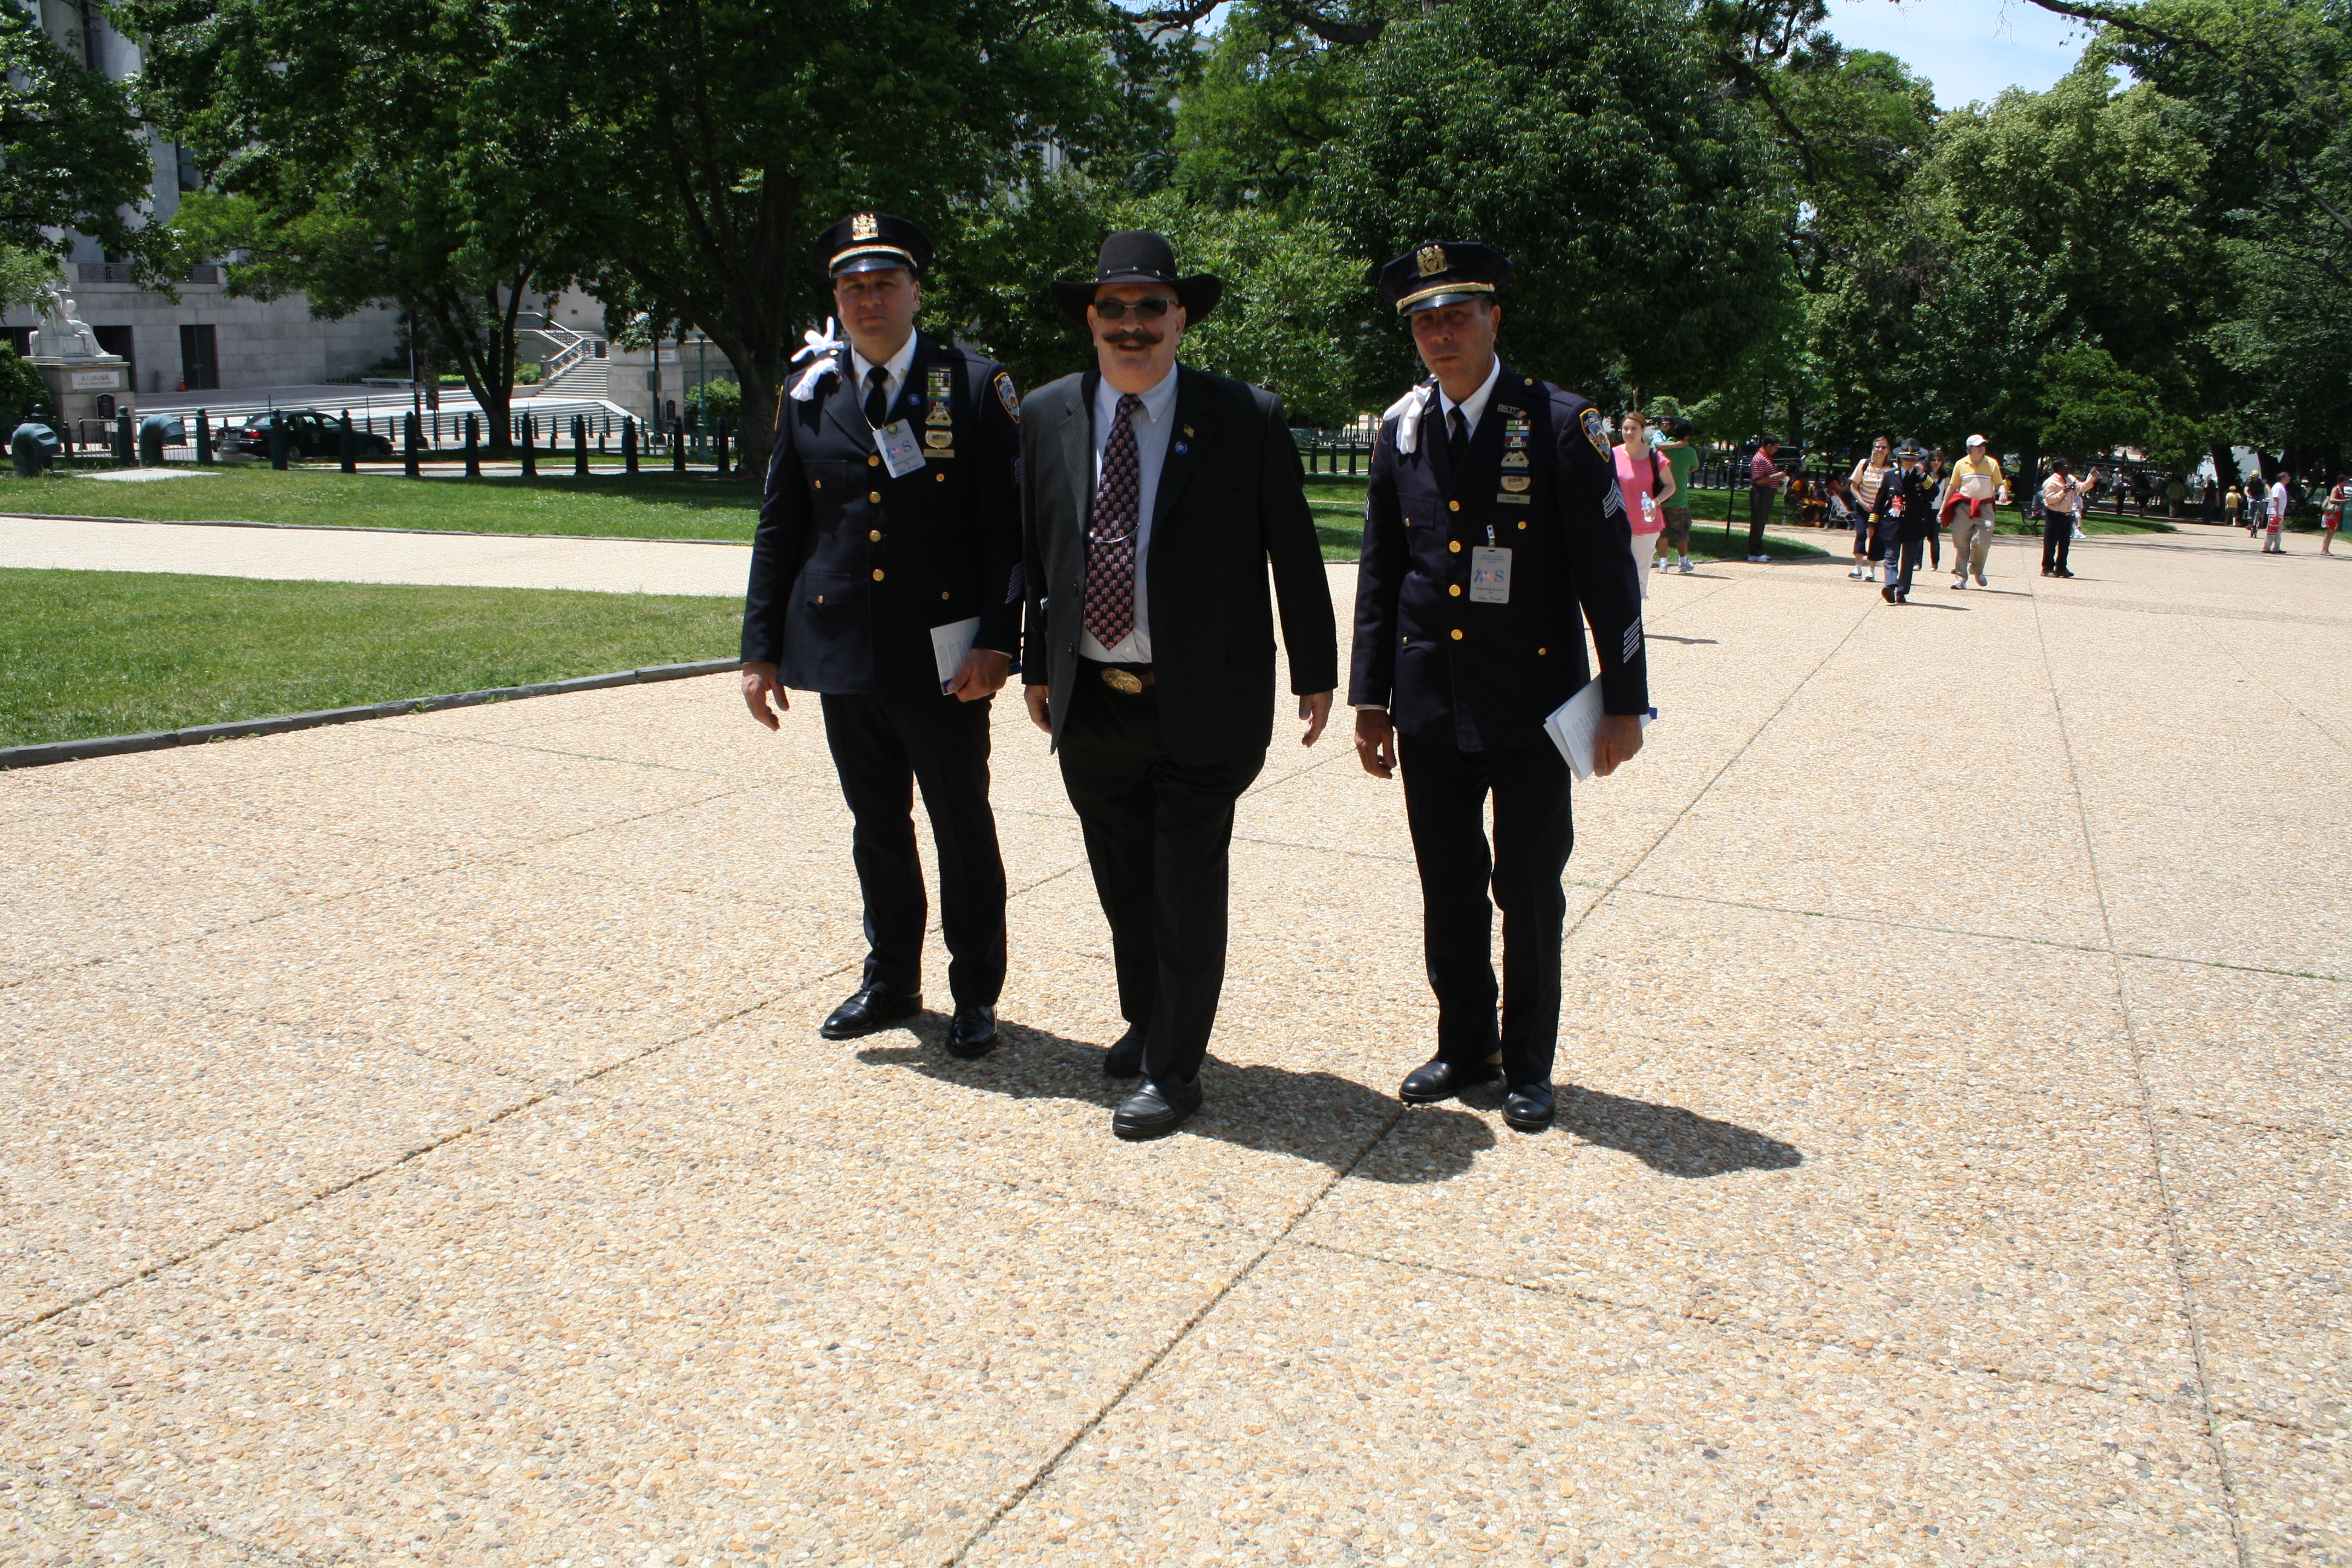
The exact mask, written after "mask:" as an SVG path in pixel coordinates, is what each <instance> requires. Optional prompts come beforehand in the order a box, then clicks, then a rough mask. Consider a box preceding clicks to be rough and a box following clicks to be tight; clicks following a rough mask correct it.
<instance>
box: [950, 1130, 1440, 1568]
mask: <svg viewBox="0 0 2352 1568" xmlns="http://www.w3.org/2000/svg"><path fill="white" fill-rule="evenodd" d="M1404 1111H1405V1108H1404V1106H1403V1105H1402V1104H1399V1105H1398V1106H1397V1107H1396V1109H1395V1110H1391V1111H1390V1112H1389V1117H1388V1120H1387V1121H1384V1122H1382V1123H1381V1128H1380V1131H1377V1132H1375V1133H1373V1134H1372V1135H1371V1136H1370V1138H1368V1139H1366V1140H1365V1141H1364V1146H1363V1147H1362V1148H1361V1149H1359V1150H1358V1151H1357V1152H1356V1157H1355V1158H1354V1159H1352V1160H1350V1161H1349V1162H1348V1163H1347V1164H1346V1165H1344V1166H1339V1167H1335V1168H1334V1169H1333V1171H1332V1173H1331V1175H1330V1178H1329V1179H1328V1180H1327V1181H1326V1182H1325V1183H1324V1184H1322V1185H1321V1186H1320V1187H1318V1188H1317V1189H1316V1191H1315V1195H1314V1196H1313V1197H1311V1198H1309V1199H1308V1200H1307V1202H1306V1203H1305V1204H1303V1205H1300V1206H1299V1210H1298V1212H1297V1214H1295V1215H1291V1216H1290V1220H1289V1222H1288V1223H1287V1224H1286V1225H1285V1226H1283V1227H1282V1228H1281V1229H1280V1230H1278V1231H1276V1233H1275V1234H1274V1235H1273V1236H1272V1237H1269V1238H1267V1240H1266V1242H1265V1245H1264V1246H1262V1247H1259V1248H1258V1249H1257V1251H1256V1252H1255V1254H1253V1255H1252V1256H1251V1258H1250V1260H1249V1261H1248V1262H1247V1263H1244V1264H1243V1265H1242V1266H1241V1267H1240V1268H1237V1269H1235V1270H1234V1277H1233V1278H1232V1279H1228V1280H1226V1281H1225V1282H1224V1283H1223V1285H1221V1286H1219V1287H1218V1288H1217V1289H1215V1290H1214V1291H1213V1292H1211V1293H1210V1296H1209V1299H1208V1300H1205V1301H1203V1302H1202V1303H1201V1305H1200V1306H1199V1307H1197V1308H1196V1309H1194V1310H1193V1312H1192V1316H1190V1317H1188V1318H1186V1319H1185V1320H1184V1321H1182V1322H1181V1323H1180V1324H1178V1325H1177V1328H1176V1331H1175V1332H1174V1333H1173V1334H1171V1335H1170V1336H1169V1337H1168V1342H1167V1343H1165V1344H1163V1345H1161V1346H1160V1348H1159V1349H1158V1350H1157V1351H1154V1352H1152V1353H1151V1354H1150V1356H1148V1357H1146V1358H1145V1359H1144V1362H1143V1364H1142V1365H1140V1366H1139V1367H1137V1368H1136V1369H1135V1371H1134V1373H1132V1374H1130V1375H1129V1378H1128V1379H1127V1381H1126V1382H1125V1383H1122V1384H1119V1386H1118V1390H1117V1392H1115V1393H1114V1394H1111V1396H1110V1397H1109V1398H1108V1399H1107V1400H1105V1401H1104V1402H1103V1404H1102V1407H1101V1408H1100V1409H1098V1410H1097V1411H1096V1412H1095V1413H1094V1414H1093V1415H1090V1416H1088V1417H1087V1419H1086V1420H1085V1421H1084V1422H1082V1423H1080V1425H1079V1426H1078V1429H1077V1430H1076V1431H1075V1432H1073V1433H1071V1434H1070V1439H1069V1441H1068V1442H1066V1443H1064V1444H1063V1445H1062V1446H1061V1447H1059V1448H1056V1449H1055V1450H1054V1452H1053V1454H1052V1455H1051V1457H1049V1458H1047V1459H1046V1460H1045V1463H1044V1464H1042V1465H1040V1466H1038V1467H1037V1468H1036V1469H1035V1470H1034V1472H1032V1473H1031V1475H1030V1477H1029V1479H1027V1480H1025V1481H1023V1482H1022V1483H1021V1484H1020V1485H1019V1486H1017V1487H1014V1488H1013V1490H1012V1491H1011V1492H1009V1493H1007V1494H1006V1496H1005V1498H1004V1500H1003V1502H1001V1503H999V1504H998V1505H997V1507H996V1511H994V1512H993V1513H992V1514H990V1515H989V1516H988V1518H987V1520H986V1521H984V1522H983V1523H982V1525H981V1527H980V1528H979V1529H978V1530H976V1531H972V1534H971V1539H970V1540H969V1541H966V1542H964V1543H963V1544H962V1545H961V1546H960V1547H958V1548H957V1549H956V1550H955V1552H954V1553H953V1554H952V1555H950V1556H949V1557H948V1558H946V1559H945V1560H944V1563H943V1568H961V1564H962V1563H963V1562H964V1560H965V1559H967V1558H968V1557H970V1556H971V1554H972V1552H975V1551H977V1550H978V1549H979V1547H980V1544H981V1542H983V1541H986V1540H987V1539H988V1537H989V1536H990V1534H991V1533H992V1532H993V1531H995V1529H996V1527H997V1525H999V1524H1000V1523H1002V1522H1003V1520H1004V1519H1005V1517H1006V1516H1007V1515H1008V1514H1010V1513H1011V1512H1012V1511H1013V1510H1014V1509H1016V1508H1018V1507H1020V1506H1021V1504H1022V1503H1023V1502H1024V1500H1027V1499H1028V1498H1029V1497H1030V1496H1031V1495H1032V1494H1033V1493H1034V1492H1035V1491H1036V1490H1037V1489H1038V1488H1039V1487H1042V1486H1044V1485H1045V1483H1046V1482H1047V1481H1048V1480H1051V1479H1053V1476H1054V1472H1055V1470H1057V1469H1059V1468H1061V1465H1062V1461H1063V1460H1064V1459H1066V1458H1069V1457H1070V1455H1071V1454H1072V1453H1074V1452H1075V1451H1076V1448H1077V1447H1078V1445H1079V1444H1081V1443H1083V1442H1085V1441H1086V1440H1087V1438H1088V1437H1090V1436H1093V1435H1094V1434H1095V1432H1096V1431H1097V1429H1099V1428H1100V1427H1101V1426H1102V1424H1103V1423H1104V1422H1105V1421H1108V1419H1110V1417H1111V1415H1112V1413H1113V1412H1114V1411H1116V1410H1118V1407H1119V1406H1120V1405H1123V1404H1125V1403H1126V1402H1127V1396H1128V1395H1129V1394H1132V1393H1134V1392H1135V1391H1136V1390H1137V1389H1138V1388H1139V1387H1141V1386H1142V1384H1143V1381H1144V1379H1146V1378H1148V1377H1150V1375H1151V1374H1152V1373H1154V1372H1156V1371H1158V1370H1159V1368H1160V1363H1163V1362H1165V1361H1166V1360H1167V1359H1168V1358H1169V1357H1170V1356H1171V1355H1173V1354H1175V1353H1176V1351H1177V1349H1178V1347H1180V1346H1181V1345H1182V1344H1183V1343H1184V1342H1185V1341H1187V1340H1189V1339H1191V1338H1192V1333H1193V1331H1194V1330H1196V1329H1198V1328H1199V1327H1200V1326H1201V1325H1202V1323H1203V1322H1205V1321H1208V1317H1209V1314H1210V1313H1212V1312H1213V1311H1215V1310H1217V1309H1218V1308H1219V1307H1220V1306H1222V1305H1223V1304H1224V1300H1225V1299H1226V1298H1227V1297H1228V1296H1231V1295H1232V1294H1233V1293H1234V1291H1235V1290H1238V1289H1241V1287H1242V1285H1243V1283H1244V1281H1246V1280H1247V1279H1249V1278H1250V1277H1251V1276H1252V1275H1255V1273H1256V1272H1257V1270H1258V1267H1259V1265H1261V1264H1263V1263H1264V1262H1265V1260H1266V1259H1267V1258H1270V1257H1272V1256H1273V1255H1274V1250H1275V1248H1276V1247H1280V1246H1281V1245H1282V1244H1283V1243H1284V1242H1286V1241H1287V1240H1289V1239H1290V1233H1291V1232H1293V1231H1295V1230H1297V1228H1298V1226H1300V1224H1301V1223H1303V1222H1304V1221H1305V1220H1306V1218H1307V1215H1311V1214H1313V1213H1314V1212H1315V1210H1316V1208H1317V1206H1318V1205H1320V1204H1321V1203H1322V1202H1323V1200H1324V1199H1325V1198H1326V1197H1328V1196H1329V1195H1330V1194H1331V1191H1332V1189H1333V1188H1335V1187H1337V1186H1338V1185H1339V1184H1340V1183H1341V1182H1344V1181H1346V1180H1347V1179H1348V1178H1349V1176H1351V1175H1353V1174H1354V1173H1355V1171H1356V1167H1357V1166H1359V1165H1360V1164H1362V1163H1364V1159H1365V1156H1367V1155H1369V1154H1370V1152H1372V1151H1373V1150H1375V1149H1377V1148H1379V1147H1380V1146H1381V1140H1383V1139H1385V1138H1386V1137H1387V1136H1388V1135H1389V1132H1390V1130H1391V1129H1392V1128H1394V1127H1395V1126H1396V1124H1397V1122H1398V1121H1400V1120H1402V1118H1403V1116H1404Z"/></svg>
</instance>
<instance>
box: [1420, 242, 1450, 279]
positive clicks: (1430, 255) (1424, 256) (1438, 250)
mask: <svg viewBox="0 0 2352 1568" xmlns="http://www.w3.org/2000/svg"><path fill="white" fill-rule="evenodd" d="M1413 258H1414V259H1415V260H1416V261H1418V262H1420V264H1421V275H1422V276H1423V278H1431V277H1434V276H1436V275H1437V274H1438V273H1440V272H1443V271H1444V270H1445V247H1444V246H1442V245H1424V246H1423V247H1421V248H1420V249H1419V250H1418V251H1415V252H1414V253H1413Z"/></svg>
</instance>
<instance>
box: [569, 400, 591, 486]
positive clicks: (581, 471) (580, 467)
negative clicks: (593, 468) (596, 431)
mask: <svg viewBox="0 0 2352 1568" xmlns="http://www.w3.org/2000/svg"><path fill="white" fill-rule="evenodd" d="M587 477H588V416H586V415H584V414H575V415H573V416H572V478H573V479H586V478H587Z"/></svg>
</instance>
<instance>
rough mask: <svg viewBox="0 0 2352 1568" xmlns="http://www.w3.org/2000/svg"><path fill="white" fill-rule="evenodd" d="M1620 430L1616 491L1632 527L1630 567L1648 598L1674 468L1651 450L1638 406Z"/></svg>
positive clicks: (1626, 418) (1626, 519) (1673, 486)
mask: <svg viewBox="0 0 2352 1568" xmlns="http://www.w3.org/2000/svg"><path fill="white" fill-rule="evenodd" d="M1619 430H1620V431H1621V433H1622V435H1623V436H1624V437H1625V443H1624V445H1623V446H1622V447H1618V448H1617V452H1616V458H1617V492H1618V494H1620V495H1622V496H1623V497H1624V498H1625V522H1626V525H1627V526H1628V527H1630V528H1631V529H1632V530H1633V570H1634V572H1635V573H1636V574H1639V575H1640V577H1641V579H1642V596H1643V597H1644V598H1647V597H1648V596H1649V593H1650V556H1651V553H1652V552H1654V551H1655V550H1656V549H1657V547H1658V536H1659V535H1660V534H1661V533H1663V532H1664V531H1665V526H1666V517H1665V513H1664V512H1663V511H1661V510H1659V508H1660V507H1661V506H1663V505H1664V503H1665V501H1666V500H1667V499H1668V498H1669V497H1671V496H1672V495H1673V494H1674V493H1675V470H1674V466H1673V465H1672V464H1670V463H1668V462H1666V461H1665V460H1664V458H1660V457H1659V456H1658V455H1657V454H1656V453H1655V452H1653V451H1651V450H1650V430H1649V422H1648V421H1647V420H1645V419H1643V417H1642V416H1641V413H1640V412H1639V411H1638V410H1636V411H1635V412H1633V413H1631V414H1628V415H1626V416H1625V419H1624V423H1623V424H1622V425H1621V426H1619Z"/></svg>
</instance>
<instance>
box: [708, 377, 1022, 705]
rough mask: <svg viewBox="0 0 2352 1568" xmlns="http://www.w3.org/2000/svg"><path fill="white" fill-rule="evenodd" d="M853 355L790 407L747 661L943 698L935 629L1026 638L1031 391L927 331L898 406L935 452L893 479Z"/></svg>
mask: <svg viewBox="0 0 2352 1568" xmlns="http://www.w3.org/2000/svg"><path fill="white" fill-rule="evenodd" d="M842 363H843V365H844V370H843V372H842V374H837V375H834V376H832V377H830V378H828V379H827V380H826V381H825V383H824V385H823V386H822V387H821V388H820V389H819V390H818V392H817V395H815V396H814V397H813V398H811V399H809V400H808V401H807V402H805V403H795V402H793V400H792V399H791V398H789V397H786V398H783V399H781V400H780V402H779V405H778V411H777V415H776V437H775V445H774V447H773V449H772V452H771V453H770V456H769V458H768V489H767V494H766V499H765V500H763V501H762V502H761V507H760V529H759V532H758V533H757V534H756V535H755V536H754V537H753V539H752V542H751V586H750V587H749V588H748V589H747V590H746V591H745V594H744V596H743V658H744V659H745V661H746V662H750V661H754V660H758V661H763V662H766V663H771V664H774V665H777V666H778V667H780V670H781V673H780V675H779V677H778V679H780V681H781V682H782V684H783V685H785V686H788V687H793V688H795V689H799V690H803V691H822V692H829V693H832V694H834V695H835V696H853V695H879V694H898V695H904V696H920V695H924V694H929V695H930V696H934V697H936V696H938V695H939V690H940V675H939V662H938V659H937V657H936V656H935V655H934V654H933V652H932V649H931V628H932V627H933V626H947V625H949V624H950V623H952V622H956V621H961V620H968V619H970V618H971V617H972V616H979V617H980V636H979V639H978V643H977V645H976V646H978V647H987V648H994V649H996V650H997V651H998V652H1000V653H1003V654H1006V655H1017V653H1018V650H1019V648H1020V646H1021V645H1020V632H1021V594H1020V589H1019V583H1018V578H1017V576H1016V573H1017V572H1018V570H1019V567H1020V563H1021V497H1020V487H1019V482H1018V479H1017V471H1016V470H1015V468H1014V467H1013V464H1014V463H1015V461H1017V460H1018V458H1020V455H1021V430H1020V414H1019V411H1020V400H1019V397H1018V395H1016V394H1015V393H1014V391H1013V382H1012V378H1011V377H1009V376H1007V375H1006V374H1004V372H1003V368H1002V367H1000V366H999V365H997V364H996V363H994V362H993V361H991V360H985V359H982V358H981V357H980V356H979V355H978V354H973V353H965V352H964V351H963V350H961V349H960V348H957V347H955V346H954V345H952V344H950V343H942V342H939V341H937V340H936V339H934V338H932V337H931V336H930V334H929V333H928V332H923V333H918V334H917V338H916V343H915V357H914V360H913V362H912V363H910V364H909V365H908V369H907V381H906V384H905V385H904V386H902V387H901V388H899V391H898V404H897V405H896V406H894V407H893V408H892V409H891V410H890V412H891V415H892V416H893V417H894V418H903V419H906V420H908V421H909V422H910V423H911V424H912V425H913V427H914V430H915V433H916V435H917V436H918V437H921V438H923V440H924V442H925V446H924V461H923V464H922V466H921V467H920V468H916V469H915V470H913V471H912V472H911V473H908V474H907V475H905V476H904V477H903V478H899V479H892V478H891V477H890V470H889V469H888V468H887V467H885V466H884V465H883V462H882V458H881V456H880V448H879V447H878V446H877V443H876V441H875V438H874V432H873V429H872V427H871V426H868V425H867V424H866V413H865V410H864V408H863V406H862V401H863V400H862V398H861V397H860V395H859V393H858V390H857V389H856V387H853V386H851V385H850V384H849V382H850V379H851V375H852V373H851V372H850V370H849V369H848V368H847V367H848V366H849V364H850V363H851V362H850V361H849V358H848V356H847V354H846V353H844V354H843V355H842ZM942 435H944V436H945V437H947V439H946V440H944V441H941V440H940V439H939V437H941V436H942Z"/></svg>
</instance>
